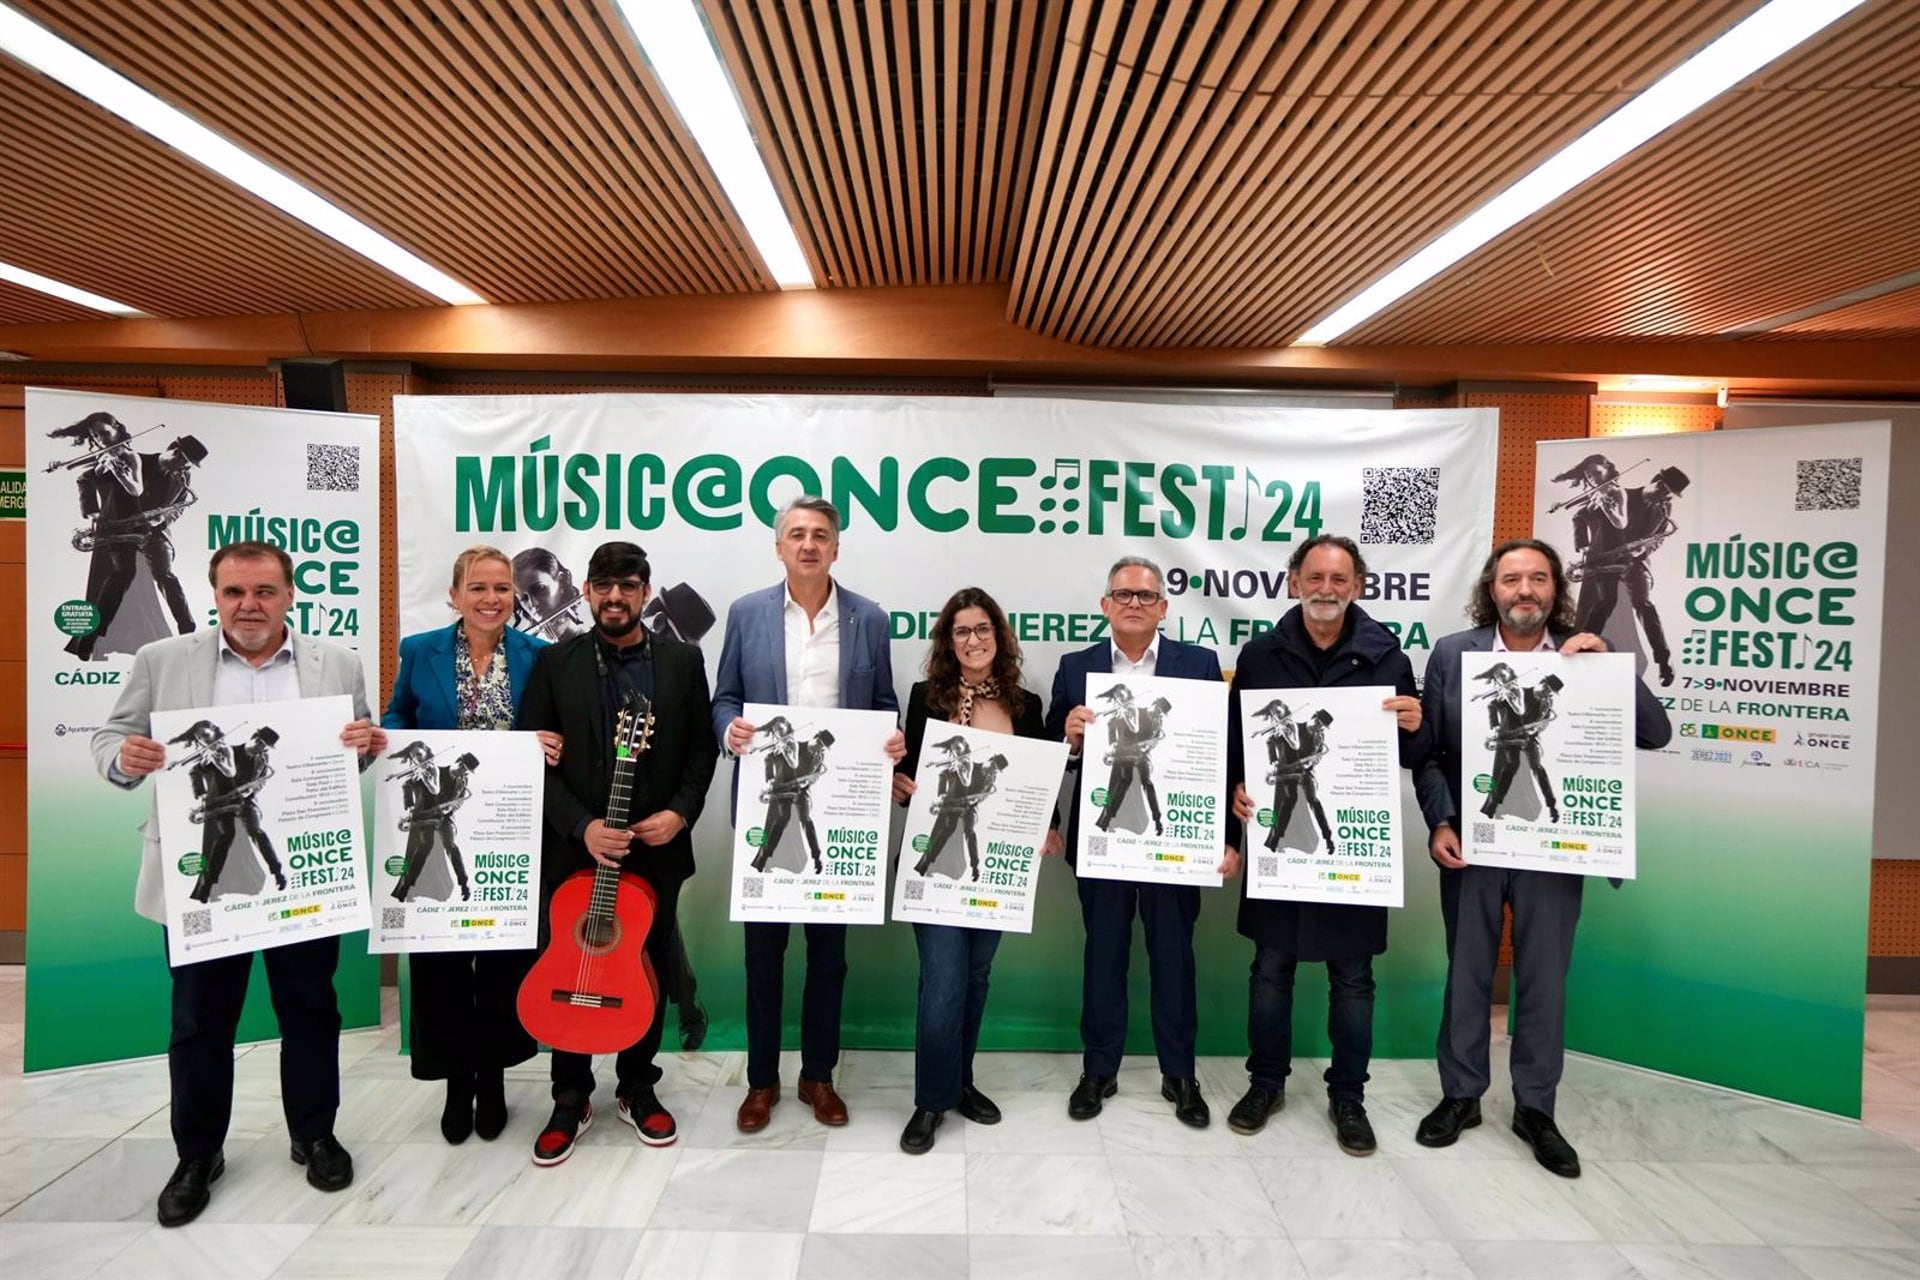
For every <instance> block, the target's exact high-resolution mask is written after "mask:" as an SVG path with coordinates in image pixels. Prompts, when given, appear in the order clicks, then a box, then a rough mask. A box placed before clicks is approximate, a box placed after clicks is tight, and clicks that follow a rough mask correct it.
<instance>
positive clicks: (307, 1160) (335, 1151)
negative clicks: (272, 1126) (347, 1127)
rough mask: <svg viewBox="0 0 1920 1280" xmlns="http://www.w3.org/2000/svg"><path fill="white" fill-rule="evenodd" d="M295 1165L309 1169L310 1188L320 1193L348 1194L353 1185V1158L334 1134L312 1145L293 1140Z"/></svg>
mask: <svg viewBox="0 0 1920 1280" xmlns="http://www.w3.org/2000/svg"><path fill="white" fill-rule="evenodd" d="M293 1162H294V1163H295V1164H303V1165H305V1166H307V1185H308V1186H311V1187H313V1188H315V1189H316V1190H319V1191H345V1190H346V1189H347V1188H348V1187H350V1186H352V1185H353V1157H352V1156H350V1155H348V1154H347V1149H346V1148H345V1147H343V1146H341V1145H340V1144H339V1143H338V1142H336V1141H335V1140H334V1137H333V1135H332V1134H328V1135H327V1136H326V1137H324V1138H315V1139H314V1140H313V1141H312V1142H302V1141H300V1139H298V1138H295V1139H294V1140H293Z"/></svg>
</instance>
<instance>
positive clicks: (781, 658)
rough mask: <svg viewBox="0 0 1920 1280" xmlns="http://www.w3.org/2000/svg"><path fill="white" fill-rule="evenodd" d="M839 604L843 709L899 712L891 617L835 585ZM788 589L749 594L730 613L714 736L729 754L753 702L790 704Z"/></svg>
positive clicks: (716, 687) (717, 679) (716, 686)
mask: <svg viewBox="0 0 1920 1280" xmlns="http://www.w3.org/2000/svg"><path fill="white" fill-rule="evenodd" d="M834 590H835V593H836V598H837V600H838V601H839V604H840V705H841V706H842V707H844V708H846V709H847V710H849V711H891V712H893V713H894V714H895V716H898V715H899V713H900V695H899V694H897V693H895V692H894V689H893V657H892V645H891V643H890V641H889V638H888V634H887V614H886V610H884V609H882V608H881V607H880V606H879V605H877V604H875V603H874V602H873V601H871V600H869V599H867V598H866V597H865V596H863V595H856V594H855V593H853V592H851V591H849V590H847V589H846V588H845V587H843V586H841V585H840V584H839V583H837V582H836V583H835V584H834ZM786 608H787V584H786V583H785V582H777V583H775V584H774V585H773V586H771V587H765V588H762V589H761V590H759V591H750V592H748V593H747V594H746V595H744V596H741V597H740V598H739V599H738V600H735V601H734V602H733V604H732V605H731V606H730V607H729V608H728V609H727V636H726V639H725V640H724V641H722V642H721V645H720V670H719V672H718V673H717V674H716V675H715V676H714V681H713V736H714V737H715V738H717V739H719V741H720V747H721V749H722V750H723V751H724V750H725V749H726V743H727V726H728V725H730V724H732V723H733V721H734V718H735V717H736V716H738V715H739V714H740V709H741V708H742V707H743V706H745V705H746V704H747V703H749V702H766V703H772V704H774V705H776V706H784V705H786V703H787V623H786Z"/></svg>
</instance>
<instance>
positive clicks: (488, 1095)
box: [473, 1067, 507, 1142]
mask: <svg viewBox="0 0 1920 1280" xmlns="http://www.w3.org/2000/svg"><path fill="white" fill-rule="evenodd" d="M506 1128H507V1078H506V1072H504V1071H502V1070H500V1069H499V1068H497V1067H496V1068H494V1069H493V1070H491V1071H476V1072H474V1073H473V1131H474V1132H475V1133H476V1134H478V1135H479V1136H480V1138H481V1139H482V1140H483V1141H486V1142H492V1141H493V1140H494V1139H495V1138H497V1137H499V1136H500V1135H501V1134H502V1133H504V1132H506Z"/></svg>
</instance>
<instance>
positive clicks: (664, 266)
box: [16, 0, 773, 302]
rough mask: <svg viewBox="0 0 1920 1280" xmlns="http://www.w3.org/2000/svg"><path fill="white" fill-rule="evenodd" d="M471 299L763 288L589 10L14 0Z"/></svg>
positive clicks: (607, 22) (660, 104)
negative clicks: (403, 249) (470, 292)
mask: <svg viewBox="0 0 1920 1280" xmlns="http://www.w3.org/2000/svg"><path fill="white" fill-rule="evenodd" d="M16 2H17V3H18V4H19V7H20V8H22V9H24V10H25V11H27V12H28V13H30V14H32V15H33V16H34V17H36V18H38V19H39V20H41V21H42V22H44V23H46V24H47V25H48V26H49V27H51V28H53V29H54V30H56V31H58V32H60V33H61V34H62V35H64V36H66V37H67V38H68V39H71V40H73V41H75V42H76V43H78V44H79V45H80V46H81V47H82V48H85V49H87V50H88V51H89V52H91V53H93V54H95V56H97V57H100V58H102V60H104V61H106V62H107V63H108V64H109V65H111V66H113V67H114V68H115V69H117V70H120V71H122V72H124V73H126V74H127V75H129V76H131V77H132V78H133V79H134V80H136V81H137V82H139V83H140V84H142V85H144V86H145V87H147V88H148V89H151V90H153V91H154V92H155V93H158V94H159V95H160V96H161V97H163V98H166V99H167V100H168V101H169V102H172V103H173V104H174V105H176V106H179V107H181V108H183V109H184V110H186V111H188V112H189V113H190V114H192V115H194V116H195V117H197V118H198V119H200V120H201V121H202V122H204V123H206V124H208V125H210V126H211V127H213V128H214V129H217V130H219V131H220V132H222V133H224V134H226V135H227V136H228V137H229V138H231V139H233V140H234V141H235V142H237V143H239V144H240V145H241V146H243V147H245V148H247V149H248V150H250V151H252V152H254V153H255V154H256V155H259V156H261V157H262V158H264V159H266V160H268V161H270V162H271V163H273V164H274V165H276V166H277V167H279V168H280V169H282V170H284V171H285V172H287V173H288V174H290V175H292V176H293V177H295V178H297V179H298V180H299V181H300V182H302V183H303V184H305V185H306V186H308V187H310V188H312V189H313V190H315V191H317V192H319V193H320V194H322V195H324V196H326V197H327V198H328V199H329V200H332V201H333V202H334V203H336V204H338V205H340V206H341V207H342V208H344V209H346V210H348V211H349V212H351V213H352V214H354V215H355V216H356V217H358V218H360V219H361V220H362V221H364V222H367V223H369V224H370V225H372V226H374V227H375V228H377V229H378V230H380V231H381V232H382V233H384V234H386V235H388V236H390V237H392V238H393V239H395V240H397V241H399V242H400V243H401V244H403V245H405V246H407V247H408V248H410V249H412V250H413V251H414V252H415V253H418V254H420V255H421V256H422V257H424V258H426V259H427V261H429V262H431V263H433V264H434V265H435V266H437V267H439V268H440V269H441V270H443V271H446V272H447V273H448V274H450V275H452V276H453V277H454V278H456V279H458V280H460V281H462V282H463V283H465V284H467V285H469V286H471V287H472V288H473V289H474V290H476V291H477V292H479V293H480V294H481V295H482V296H483V297H485V298H486V299H487V300H488V301H491V302H545V301H565V300H573V299H581V298H619V297H638V296H649V295H656V294H666V293H732V292H740V291H744V290H752V289H770V288H772V287H773V284H772V281H771V279H770V278H769V277H768V276H767V274H766V271H765V268H764V267H763V266H762V265H761V263H760V261H759V257H758V255H757V254H755V253H754V252H753V251H752V250H751V249H750V248H748V247H747V244H746V236H745V233H744V231H742V229H741V228H740V226H739V224H738V220H737V219H736V218H735V217H734V216H733V212H732V209H731V206H729V205H728V204H727V202H726V201H725V199H724V198H723V197H722V196H721V194H720V191H719V187H718V184H717V183H716V182H715V181H714V179H713V177H712V175H711V173H710V172H709V171H708V169H707V167H706V164H705V162H704V160H702V159H700V158H698V157H699V153H698V149H697V148H696V147H695V146H694V145H693V143H692V141H691V140H690V139H689V138H688V137H687V135H686V134H685V132H684V130H683V129H682V127H681V125H680V123H679V118H678V116H676V115H675V114H674V112H673V109H672V107H671V105H670V104H669V103H668V101H667V98H666V96H665V94H664V93H663V92H662V91H661V90H660V89H659V88H658V86H657V85H656V84H655V82H654V79H653V76H652V73H651V71H649V70H648V69H647V68H646V66H645V65H644V61H643V59H642V58H641V57H640V55H639V52H638V50H637V49H636V48H635V47H634V43H633V38H632V35H631V33H630V32H629V31H628V30H627V28H626V26H625V24H624V22H622V20H621V19H620V17H619V15H618V14H617V13H616V11H615V10H614V8H613V5H612V3H611V0H568V2H567V3H563V4H561V3H537V4H524V3H508V2H507V0H324V2H315V3H299V2H297V0H16Z"/></svg>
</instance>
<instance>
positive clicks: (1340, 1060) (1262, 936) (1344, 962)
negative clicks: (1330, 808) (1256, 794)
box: [1224, 533, 1431, 1156]
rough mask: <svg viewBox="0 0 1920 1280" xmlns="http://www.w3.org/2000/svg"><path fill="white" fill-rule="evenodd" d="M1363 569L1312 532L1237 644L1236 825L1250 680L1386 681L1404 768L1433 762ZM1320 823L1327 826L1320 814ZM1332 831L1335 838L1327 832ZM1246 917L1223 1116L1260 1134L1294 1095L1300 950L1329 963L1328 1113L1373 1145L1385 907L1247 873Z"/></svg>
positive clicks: (1297, 685) (1240, 817)
mask: <svg viewBox="0 0 1920 1280" xmlns="http://www.w3.org/2000/svg"><path fill="white" fill-rule="evenodd" d="M1366 576H1367V564H1366V560H1365V559H1364V558H1362V556H1361V554H1360V548H1359V547H1358V546H1357V545H1355V543H1354V542H1353V540H1352V539H1351V538H1342V537H1338V536H1336V535H1334V534H1330V533H1329V534H1320V535H1319V536H1317V537H1314V538H1310V539H1308V540H1307V541H1306V542H1304V543H1302V544H1301V545H1300V546H1299V547H1297V548H1296V549H1295V550H1294V553H1293V557H1292V559H1291V560H1290V561H1288V564H1287V590H1288V591H1289V593H1291V594H1292V595H1293V596H1295V597H1297V598H1298V599H1299V601H1300V603H1299V604H1297V605H1295V606H1294V607H1293V608H1291V609H1289V610H1288V611H1287V612H1286V614H1285V616H1283V617H1282V618H1281V619H1280V621H1279V622H1278V623H1277V624H1275V626H1274V628H1273V630H1271V631H1267V632H1264V633H1262V634H1261V635H1258V636H1256V637H1254V638H1253V639H1252V640H1249V641H1248V642H1247V643H1246V645H1245V647H1243V648H1242V649H1241V650H1240V657H1239V658H1238V660H1237V661H1235V663H1234V664H1233V691H1232V693H1231V694H1229V695H1228V697H1227V779H1228V780H1229V781H1230V782H1232V783H1233V816H1234V818H1235V820H1236V821H1237V822H1238V823H1240V824H1245V823H1246V822H1247V821H1248V820H1249V819H1251V818H1252V817H1253V812H1254V807H1255V806H1254V803H1253V800H1252V797H1250V796H1249V795H1248V794H1247V787H1246V781H1245V779H1246V776H1247V773H1246V771H1247V766H1248V762H1247V760H1246V756H1245V749H1244V747H1243V745H1242V743H1241V737H1240V734H1241V726H1240V692H1241V690H1243V689H1247V690H1261V691H1265V690H1269V689H1273V690H1282V689H1311V688H1329V687H1335V686H1346V687H1359V686H1363V685H1389V686H1391V687H1392V688H1393V690H1394V694H1393V696H1392V697H1390V698H1387V699H1385V700H1384V701H1383V702H1382V703H1381V705H1382V707H1384V708H1385V709H1386V710H1388V711H1391V712H1393V713H1394V718H1395V722H1396V723H1397V724H1398V726H1399V729H1400V764H1401V767H1403V768H1407V769H1412V768H1416V767H1418V766H1419V765H1420V764H1422V763H1423V762H1424V761H1425V760H1426V758H1427V752H1428V751H1429V749H1430V747H1431V737H1430V735H1429V733H1428V731H1427V730H1426V729H1425V728H1424V727H1423V726H1422V724H1421V709H1420V700H1419V698H1417V697H1415V696H1414V683H1413V665H1412V664H1411V663H1410V662H1408V661H1407V655H1406V654H1405V653H1402V652H1401V650H1400V642H1399V641H1398V640H1397V639H1395V638H1394V635H1393V633H1392V632H1391V631H1388V630H1387V629H1386V628H1385V627H1383V626H1381V625H1380V624H1379V623H1378V622H1375V621H1374V620H1373V619H1372V618H1370V617H1368V616H1367V613H1366V611H1365V610H1364V609H1362V608H1360V606H1358V605H1356V604H1355V603H1354V601H1355V600H1356V599H1358V598H1359V595H1360V588H1361V586H1362V585H1363V584H1364V583H1365V581H1366ZM1260 763H1261V762H1255V764H1256V766H1257V765H1258V764H1260ZM1308 794H1309V795H1311V794H1312V793H1311V791H1309V792H1308ZM1315 807H1316V808H1317V807H1318V805H1317V802H1315ZM1320 821H1321V824H1322V826H1323V828H1324V825H1325V822H1326V818H1325V816H1324V815H1322V816H1321V818H1320ZM1277 832H1278V828H1277V827H1276V833H1277ZM1326 838H1327V839H1328V841H1329V843H1331V836H1330V835H1328V836H1327V837H1326ZM1240 847H1244V841H1243V842H1242V844H1241V846H1239V847H1235V846H1232V845H1229V846H1228V848H1227V858H1226V866H1225V868H1224V870H1225V873H1226V874H1227V875H1232V874H1233V873H1234V872H1235V871H1236V870H1238V869H1239V866H1240V853H1239V848H1240ZM1239 925H1240V932H1241V933H1242V934H1244V935H1245V936H1247V937H1249V938H1251V939H1253V944H1254V954H1253V972H1252V976H1251V979H1250V984H1249V991H1248V1000H1247V1049H1248V1056H1247V1076H1248V1079H1249V1083H1248V1086H1247V1092H1246V1095H1245V1096H1244V1097H1242V1098H1241V1099H1240V1101H1239V1102H1238V1103H1236V1104H1235V1105H1234V1108H1233V1111H1232V1113H1231V1114H1229V1115H1228V1117H1227V1125H1228V1127H1229V1128H1231V1129H1232V1130H1233V1131H1234V1132H1235V1133H1240V1134H1251V1133H1258V1132H1259V1131H1260V1129H1261V1128H1262V1127H1263V1126H1264V1125H1265V1124H1266V1123H1267V1117H1268V1116H1270V1115H1272V1114H1273V1113H1274V1112H1276V1111H1278V1110H1279V1109H1280V1107H1281V1105H1282V1103H1283V1102H1284V1101H1285V1100H1286V1083H1287V1075H1288V1073H1289V1072H1290V1071H1291V1070H1292V1063H1293V977H1294V971H1295V969H1296V968H1297V967H1298V966H1299V963H1300V962H1301V961H1302V960H1306V961H1321V962H1324V963H1325V964H1326V966H1327V987H1328V993H1327V1038H1328V1039H1329V1040H1330V1041H1331V1042H1332V1044H1333V1063H1332V1065H1331V1066H1329V1067H1328V1068H1327V1072H1326V1077H1325V1078H1326V1084H1327V1114H1328V1117H1329V1118H1330V1119H1331V1121H1332V1122H1333V1131H1334V1138H1335V1140H1336V1141H1337V1142H1338V1143H1339V1144H1340V1149H1341V1150H1342V1151H1345V1152H1346V1153H1347V1154H1348V1155H1355V1156H1364V1155H1369V1154H1371V1153H1372V1152H1373V1150H1374V1147H1375V1142H1374V1136H1373V1126H1372V1125H1371V1124H1370V1123H1369V1122H1368V1120H1367V1110H1366V1106H1365V1104H1364V1102H1363V1098H1364V1094H1365V1087H1366V1083H1367V1064H1368V1063H1369V1061H1370V1060H1371V1059H1372V1057H1373V958H1374V957H1375V956H1377V955H1379V954H1380V953H1381V952H1383V951H1385V950H1386V949H1387V909H1386V908H1385V907H1374V906H1357V905H1347V904H1341V903H1320V902H1278V901H1271V900H1268V899H1264V898H1250V897H1248V896H1247V891H1246V884H1245V882H1244V881H1243V882H1242V883H1241V887H1240V921H1239Z"/></svg>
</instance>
